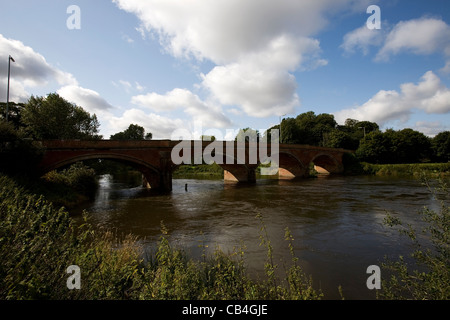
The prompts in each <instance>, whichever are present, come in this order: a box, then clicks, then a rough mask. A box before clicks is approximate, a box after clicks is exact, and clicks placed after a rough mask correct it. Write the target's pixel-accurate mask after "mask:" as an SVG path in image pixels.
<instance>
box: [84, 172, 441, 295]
mask: <svg viewBox="0 0 450 320" xmlns="http://www.w3.org/2000/svg"><path fill="white" fill-rule="evenodd" d="M138 178H139V177H138ZM139 185H140V181H139V180H136V179H132V178H130V177H129V178H128V179H118V178H114V177H112V176H111V175H103V176H101V177H100V188H99V190H98V192H97V195H96V197H95V200H94V201H92V202H91V203H88V204H86V205H84V206H83V207H82V208H79V210H78V214H77V213H75V216H76V217H78V218H79V217H80V214H79V212H80V211H81V209H85V210H87V211H88V212H89V214H90V216H91V219H92V220H91V221H92V222H93V223H94V225H96V226H99V227H104V228H107V229H111V230H114V231H116V232H118V233H120V234H129V233H131V234H133V235H135V236H137V237H139V239H140V240H139V241H140V242H141V243H142V244H143V245H144V247H145V248H146V250H148V251H149V252H151V251H152V250H154V248H155V244H156V242H157V240H158V238H159V237H160V235H161V221H163V223H164V225H165V226H166V227H167V229H169V234H170V239H171V241H172V242H173V243H174V244H176V245H179V246H181V247H183V248H184V249H186V250H187V252H189V254H190V255H191V256H193V257H195V258H199V259H200V257H201V255H202V253H203V252H204V250H207V253H212V252H213V251H214V250H215V249H216V248H220V249H221V250H222V251H224V252H231V251H233V248H235V247H242V246H245V247H244V248H245V249H244V252H245V261H246V265H247V268H248V272H249V273H250V274H252V275H253V276H254V277H258V276H261V275H262V274H263V271H264V263H265V261H266V259H267V250H266V248H265V247H263V246H260V235H261V231H260V230H261V227H262V226H263V225H264V226H265V227H266V230H267V233H268V237H269V239H270V241H271V244H272V246H273V252H274V262H275V263H276V264H278V271H279V272H280V273H281V274H283V273H284V268H285V267H284V266H285V265H289V263H290V261H291V255H290V252H289V249H288V243H287V242H286V240H284V234H285V229H286V228H289V230H290V232H291V234H292V235H293V237H294V243H293V244H294V248H295V254H296V256H297V257H298V258H299V264H300V265H301V266H302V268H303V270H304V271H305V273H306V274H308V275H311V276H312V279H313V283H314V287H315V288H317V289H321V290H322V292H323V293H324V298H325V299H340V298H341V296H340V294H339V292H338V286H341V287H342V292H343V295H344V298H346V299H374V298H375V290H369V289H368V288H367V285H366V280H367V278H368V277H369V276H370V275H369V274H367V273H366V271H367V268H368V267H369V266H370V265H379V266H381V263H382V262H383V261H384V258H385V256H386V255H388V256H390V257H394V258H395V257H398V255H400V254H402V255H407V254H408V253H409V252H410V251H411V241H410V240H409V239H407V238H405V237H403V236H400V235H399V234H398V232H397V231H395V230H393V229H391V228H389V227H387V226H385V225H384V224H383V219H384V218H385V217H386V214H387V212H390V213H392V214H394V215H395V216H396V217H399V218H400V219H401V220H402V221H404V222H405V223H412V224H413V225H415V226H419V224H420V216H419V214H418V212H419V211H420V210H421V209H422V208H423V207H424V206H427V207H429V208H431V209H438V203H437V201H436V200H435V199H434V198H433V196H432V194H431V193H430V192H429V191H428V189H427V188H426V187H425V186H423V185H422V183H421V182H420V181H419V180H417V179H413V178H395V177H378V176H357V177H343V176H336V177H333V176H323V177H318V178H311V179H304V180H299V181H278V180H270V179H267V180H257V183H256V184H230V183H224V182H223V181H222V180H193V179H175V180H174V181H173V191H172V192H171V193H169V194H157V193H152V192H151V191H148V190H145V189H143V188H142V187H140V186H139ZM257 214H260V215H261V217H262V222H261V219H258V218H257V217H256V215H257ZM205 248H206V249H205ZM381 276H382V277H383V274H381Z"/></svg>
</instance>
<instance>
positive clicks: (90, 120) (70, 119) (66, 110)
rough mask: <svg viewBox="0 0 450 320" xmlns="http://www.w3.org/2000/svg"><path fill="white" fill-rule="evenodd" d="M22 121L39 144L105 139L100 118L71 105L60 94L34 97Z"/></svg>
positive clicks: (25, 110)
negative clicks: (65, 140) (62, 140)
mask: <svg viewBox="0 0 450 320" xmlns="http://www.w3.org/2000/svg"><path fill="white" fill-rule="evenodd" d="M21 121H22V123H23V125H24V127H25V129H26V131H27V132H28V133H29V134H30V135H31V137H33V138H34V139H37V140H45V139H101V136H99V135H98V129H99V127H100V123H99V122H98V120H97V116H96V115H95V114H94V115H92V116H91V115H90V114H89V112H87V111H85V110H84V109H83V108H82V107H79V106H77V105H75V104H73V103H70V102H68V101H67V100H65V99H64V98H62V97H60V96H59V95H58V94H56V93H51V94H49V95H48V96H47V97H34V96H32V97H31V98H30V99H29V100H28V102H27V103H26V104H25V105H24V108H23V111H22V115H21Z"/></svg>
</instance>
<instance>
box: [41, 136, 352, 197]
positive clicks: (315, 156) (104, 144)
mask: <svg viewBox="0 0 450 320" xmlns="http://www.w3.org/2000/svg"><path fill="white" fill-rule="evenodd" d="M41 143H42V146H43V147H44V148H45V153H44V156H43V158H42V160H41V163H40V165H39V169H40V171H41V173H42V174H45V173H47V172H49V171H52V170H55V169H58V168H61V167H65V166H67V165H70V164H73V163H75V162H78V161H84V160H89V159H111V160H115V161H119V162H123V163H125V164H128V165H131V166H133V167H134V168H136V169H137V170H139V171H140V172H142V174H143V177H144V185H145V186H147V187H149V188H152V189H153V188H154V189H160V190H163V191H171V190H172V172H173V171H174V170H175V169H176V168H177V167H178V166H179V165H180V164H178V163H176V162H177V161H172V159H173V154H176V155H177V156H179V157H182V158H184V159H185V160H186V159H188V161H187V162H189V159H190V160H191V163H202V156H204V155H205V153H206V154H208V155H209V156H210V157H211V158H212V159H213V160H214V161H215V162H216V163H218V164H219V165H220V166H221V167H222V168H223V169H224V180H225V181H239V182H255V181H256V174H255V170H256V168H257V167H258V166H259V164H260V163H262V162H264V161H265V160H267V157H268V156H270V157H271V158H272V159H277V160H276V161H278V166H277V168H276V169H277V172H274V173H275V174H277V175H278V178H279V179H294V178H302V177H305V176H306V175H307V174H308V172H309V165H310V163H313V164H314V166H315V169H316V170H317V171H318V172H319V173H342V172H343V169H344V166H343V163H342V157H343V155H344V153H351V152H352V151H350V150H344V149H334V148H323V147H315V146H307V145H292V144H279V145H277V146H276V148H275V147H273V146H272V145H271V144H264V145H263V144H262V143H254V144H253V145H252V143H251V142H250V143H248V142H247V143H238V142H234V141H214V142H210V141H183V142H181V141H171V140H149V141H147V140H143V141H114V140H98V141H80V140H65V141H62V140H49V141H42V142H41ZM252 147H256V148H257V149H258V150H262V147H264V148H266V149H264V150H263V151H264V152H261V151H258V152H254V153H251V152H250V150H254V149H252ZM174 149H176V150H175V151H174ZM180 149H181V151H179V150H180ZM188 152H190V154H188ZM272 152H273V154H272ZM260 153H262V155H261V154H260ZM264 154H265V155H267V156H264ZM244 155H245V158H244ZM199 159H200V160H199ZM199 161H200V162H199ZM174 162H175V163H174ZM185 163H186V161H185Z"/></svg>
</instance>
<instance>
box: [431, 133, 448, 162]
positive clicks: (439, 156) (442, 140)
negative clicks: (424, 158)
mask: <svg viewBox="0 0 450 320" xmlns="http://www.w3.org/2000/svg"><path fill="white" fill-rule="evenodd" d="M431 144H432V149H433V153H434V156H435V159H436V160H437V161H442V162H449V161H450V131H444V132H440V133H439V134H437V135H436V136H435V137H434V138H433V139H432V142H431Z"/></svg>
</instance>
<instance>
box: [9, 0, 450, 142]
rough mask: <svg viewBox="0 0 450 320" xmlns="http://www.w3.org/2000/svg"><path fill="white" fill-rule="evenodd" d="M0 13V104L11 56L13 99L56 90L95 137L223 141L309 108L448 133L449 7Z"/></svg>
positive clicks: (48, 5)
mask: <svg viewBox="0 0 450 320" xmlns="http://www.w3.org/2000/svg"><path fill="white" fill-rule="evenodd" d="M73 5H75V6H76V7H74V6H73ZM370 5H378V7H379V8H380V12H381V22H380V27H381V28H380V29H373V28H371V29H369V28H368V27H367V20H368V19H369V20H370V21H371V22H372V21H373V20H371V19H372V18H374V17H375V16H372V14H373V12H372V11H371V12H370V13H367V8H368V7H369V6H370ZM78 9H79V10H78ZM0 12H2V18H1V19H0V88H4V89H0V101H6V81H7V63H8V56H9V55H11V56H12V57H13V58H14V59H15V61H16V62H15V63H12V64H11V91H10V99H11V100H12V101H16V102H25V101H27V99H28V98H29V97H30V95H35V96H45V95H46V94H48V93H51V92H57V93H59V94H60V95H61V96H63V97H64V98H65V99H67V100H69V101H71V102H74V103H76V104H77V105H80V106H82V107H83V108H85V109H86V110H88V111H89V112H91V113H95V114H97V116H98V118H99V120H100V123H101V128H100V129H101V134H103V135H104V137H105V138H108V137H109V136H110V135H111V134H113V133H116V132H119V131H122V130H124V129H125V128H127V127H128V125H129V124H131V123H137V124H140V125H142V126H143V127H145V129H146V131H148V132H152V133H153V134H154V138H157V139H164V138H171V135H172V133H173V132H174V131H175V130H176V129H180V128H186V129H188V130H190V132H193V133H194V134H199V133H204V134H208V133H211V130H213V133H214V135H216V137H217V136H218V137H221V136H222V137H223V138H231V137H232V135H233V130H236V129H238V128H243V127H252V128H254V129H260V130H261V129H266V128H268V127H271V126H272V125H275V124H277V123H279V120H280V117H295V116H296V115H298V114H300V113H303V112H307V111H314V112H315V113H316V114H320V113H331V114H334V116H335V118H336V120H337V121H338V122H339V123H343V122H344V121H345V119H347V118H353V119H358V120H369V121H375V122H377V123H378V124H379V125H380V126H381V127H382V128H383V129H386V128H394V129H402V128H413V129H416V130H419V131H422V132H424V133H425V134H428V135H430V136H432V135H434V134H436V133H438V132H440V131H444V130H450V2H449V1H448V0H430V1H423V0H420V1H417V0H392V1H381V0H380V1H377V0H277V1H274V0H95V1H92V0H80V1H77V0H71V1H66V0H40V1H35V0H14V1H2V2H1V3H0ZM194 137H195V136H194Z"/></svg>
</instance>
